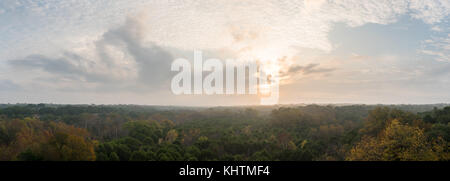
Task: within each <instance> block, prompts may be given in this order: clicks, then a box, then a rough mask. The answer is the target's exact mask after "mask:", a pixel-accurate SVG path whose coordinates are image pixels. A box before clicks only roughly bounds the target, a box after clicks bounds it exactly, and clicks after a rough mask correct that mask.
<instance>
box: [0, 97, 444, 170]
mask: <svg viewBox="0 0 450 181" xmlns="http://www.w3.org/2000/svg"><path fill="white" fill-rule="evenodd" d="M449 121H450V106H449V105H448V104H429V105H351V104H342V105H333V104H330V105H314V104H312V105H275V106H234V107H232V106H230V107H173V106H140V105H58V104H1V105H0V160H24V161H76V160H84V161H212V160H218V161H318V160H348V161H351V160H370V161H376V160H387V161H394V160H395V161H399V160H402V161H406V160H449V158H450V155H449V139H450V135H449V133H450V124H449Z"/></svg>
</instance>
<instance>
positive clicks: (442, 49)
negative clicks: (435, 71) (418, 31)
mask: <svg viewBox="0 0 450 181" xmlns="http://www.w3.org/2000/svg"><path fill="white" fill-rule="evenodd" d="M423 45H424V47H423V48H422V50H421V52H422V53H423V54H426V55H431V56H433V57H436V60H438V61H444V62H450V34H447V37H432V38H431V39H428V40H425V41H424V42H423Z"/></svg>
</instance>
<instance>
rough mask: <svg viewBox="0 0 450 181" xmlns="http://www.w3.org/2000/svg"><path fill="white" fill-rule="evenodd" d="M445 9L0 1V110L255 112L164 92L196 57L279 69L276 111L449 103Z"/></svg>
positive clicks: (177, 0)
mask: <svg viewBox="0 0 450 181" xmlns="http://www.w3.org/2000/svg"><path fill="white" fill-rule="evenodd" d="M449 14H450V1H448V0H334V1H333V0H303V1H302V0H297V1H289V0H260V1H250V0H164V1H161V0H154V1H153V0H133V1H131V0H115V1H110V0H76V1H75V0H67V1H60V0H2V1H0V103H58V104H145V105H183V106H228V105H257V104H259V97H258V96H257V95H174V94H173V93H172V92H171V89H170V81H171V79H172V78H173V76H174V75H175V74H176V72H172V71H170V67H171V63H172V61H173V60H175V59H177V58H186V59H189V60H191V59H193V52H194V50H200V51H202V52H203V53H204V57H208V58H218V59H228V58H233V59H245V58H251V59H261V60H271V61H276V62H279V63H280V66H281V70H280V74H281V75H283V79H282V80H281V84H280V88H279V91H280V98H279V103H280V104H298V103H358V104H359V103H364V104H378V103H381V104H429V103H450V18H449Z"/></svg>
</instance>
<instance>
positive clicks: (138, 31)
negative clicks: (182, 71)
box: [98, 18, 173, 87]
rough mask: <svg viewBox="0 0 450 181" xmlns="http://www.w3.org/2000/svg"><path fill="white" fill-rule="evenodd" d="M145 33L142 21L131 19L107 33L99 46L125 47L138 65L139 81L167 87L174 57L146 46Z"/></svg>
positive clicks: (162, 50) (151, 85)
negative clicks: (144, 41)
mask: <svg viewBox="0 0 450 181" xmlns="http://www.w3.org/2000/svg"><path fill="white" fill-rule="evenodd" d="M145 32H146V25H145V24H143V23H142V21H140V20H138V19H136V18H129V19H128V20H127V21H126V23H125V25H124V26H122V27H120V28H118V29H114V30H110V31H108V32H106V33H105V34H104V35H103V39H102V40H101V42H100V43H99V44H98V45H99V46H104V45H105V44H110V45H116V46H124V47H125V50H126V51H127V52H128V53H129V54H130V55H131V56H132V57H133V58H134V60H135V61H136V63H137V64H138V75H139V81H141V82H142V83H145V84H147V85H148V86H150V87H159V86H162V85H166V84H167V82H168V80H170V78H171V74H172V72H171V71H170V64H171V62H172V60H173V57H172V55H171V54H170V53H169V52H168V51H166V50H164V49H163V48H161V47H159V46H157V45H155V44H150V45H149V44H144V43H143V39H145ZM99 49H101V48H99Z"/></svg>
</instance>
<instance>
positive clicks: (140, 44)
mask: <svg viewBox="0 0 450 181" xmlns="http://www.w3.org/2000/svg"><path fill="white" fill-rule="evenodd" d="M138 18H139V17H136V18H128V19H127V20H126V22H125V24H124V25H122V26H120V27H118V28H114V29H111V30H109V31H107V32H106V33H104V34H103V36H102V37H101V38H100V39H99V40H97V41H96V42H94V43H95V45H96V47H95V50H94V52H95V53H96V54H97V55H98V57H99V60H96V61H92V60H89V59H86V58H84V56H83V55H80V54H77V53H73V52H65V53H63V55H62V56H60V57H57V58H52V57H48V56H45V55H29V56H26V57H25V58H22V59H15V60H9V61H8V64H9V65H10V66H12V67H13V68H17V69H22V70H25V71H28V70H42V71H45V72H48V73H50V74H53V75H55V76H57V77H64V78H68V79H71V80H79V81H88V82H95V83H98V85H99V86H98V87H96V90H98V89H100V90H101V89H104V90H110V89H117V90H119V91H120V90H123V89H126V90H129V91H138V90H141V89H144V90H153V89H160V88H162V87H164V86H167V87H169V86H168V85H169V80H170V79H171V77H172V76H171V75H172V74H173V73H172V72H171V71H170V64H171V62H172V60H173V57H172V55H171V54H170V53H169V52H168V51H166V50H165V49H164V48H162V47H159V46H157V45H155V44H153V43H148V42H145V41H144V39H145V32H147V31H146V24H145V23H143V22H142V21H140V20H139V19H138ZM108 46H112V47H115V48H117V50H118V51H122V52H124V53H126V54H127V55H129V56H130V57H131V58H133V60H134V61H135V62H136V65H137V67H136V71H137V75H138V78H137V79H136V80H135V82H132V81H131V82H130V81H128V82H124V81H123V80H120V79H117V78H114V76H111V74H112V73H114V72H113V71H114V68H116V69H115V70H117V68H119V69H120V68H122V67H120V65H116V63H115V62H114V61H112V60H113V58H114V57H111V56H112V55H110V54H109V53H108V51H107V47H108ZM96 64H102V65H105V66H106V67H107V68H106V69H105V72H101V71H99V70H96V68H97V67H98V65H96ZM103 68H104V67H103ZM108 68H110V69H108ZM93 70H96V71H93ZM102 70H103V69H102ZM108 71H109V72H108Z"/></svg>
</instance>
